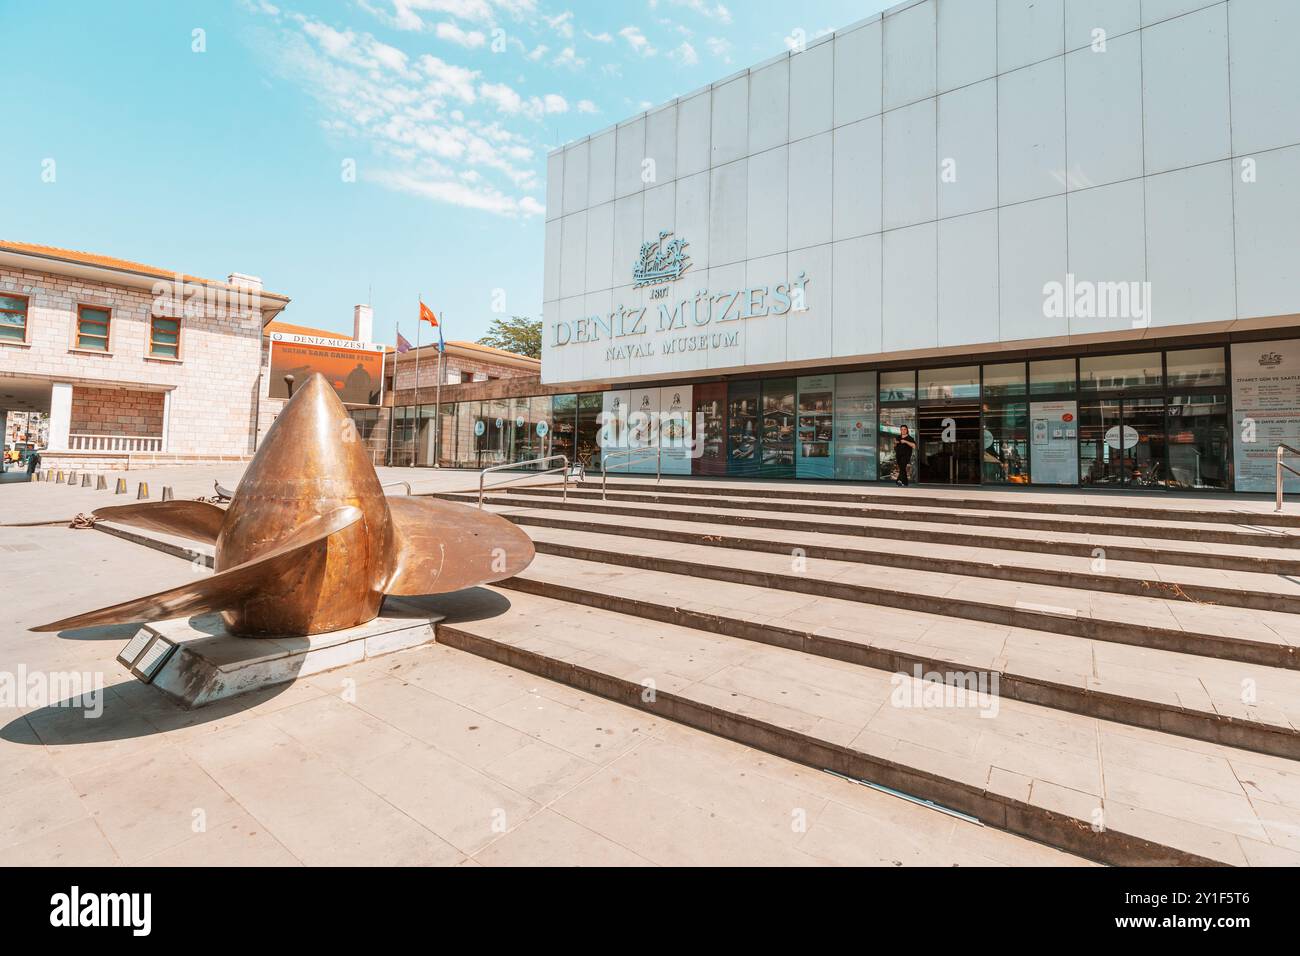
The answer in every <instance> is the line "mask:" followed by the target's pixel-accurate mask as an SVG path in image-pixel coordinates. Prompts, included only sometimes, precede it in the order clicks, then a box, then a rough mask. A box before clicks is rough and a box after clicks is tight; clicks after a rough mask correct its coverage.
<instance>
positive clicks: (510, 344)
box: [478, 315, 542, 359]
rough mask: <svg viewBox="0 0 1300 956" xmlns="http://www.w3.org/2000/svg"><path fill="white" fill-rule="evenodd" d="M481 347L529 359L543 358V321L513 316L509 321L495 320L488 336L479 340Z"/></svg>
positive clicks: (489, 327) (489, 328) (524, 316)
mask: <svg viewBox="0 0 1300 956" xmlns="http://www.w3.org/2000/svg"><path fill="white" fill-rule="evenodd" d="M478 344H479V345H487V346H490V347H492V348H494V349H504V350H505V351H507V352H514V353H516V354H518V355H527V356H528V357H529V358H535V359H540V358H541V357H542V320H541V319H530V318H528V316H526V315H512V316H511V317H510V318H508V319H493V320H492V324H491V325H490V326H488V331H487V335H485V336H483V338H481V339H479V340H478Z"/></svg>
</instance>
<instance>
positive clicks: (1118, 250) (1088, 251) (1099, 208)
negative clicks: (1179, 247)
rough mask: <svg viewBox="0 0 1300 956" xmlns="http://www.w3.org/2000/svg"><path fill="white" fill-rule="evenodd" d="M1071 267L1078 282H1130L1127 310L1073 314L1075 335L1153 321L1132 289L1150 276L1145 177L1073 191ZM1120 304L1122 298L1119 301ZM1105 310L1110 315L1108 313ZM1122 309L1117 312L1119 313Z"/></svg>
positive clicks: (1072, 330) (1071, 326)
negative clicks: (1144, 194)
mask: <svg viewBox="0 0 1300 956" xmlns="http://www.w3.org/2000/svg"><path fill="white" fill-rule="evenodd" d="M1067 213H1068V216H1067V218H1068V230H1067V235H1068V243H1069V245H1068V249H1069V258H1068V261H1067V263H1066V265H1067V271H1068V272H1069V273H1070V274H1071V275H1073V276H1074V278H1075V281H1076V282H1089V283H1095V284H1096V285H1097V287H1098V288H1102V287H1104V285H1105V284H1109V283H1115V282H1120V283H1128V284H1130V285H1128V286H1127V288H1129V289H1130V304H1129V308H1128V309H1119V310H1110V309H1107V310H1101V309H1100V308H1098V310H1097V311H1096V312H1095V313H1093V314H1090V315H1076V316H1072V317H1071V318H1070V320H1069V322H1070V334H1071V335H1090V334H1095V333H1097V332H1113V331H1119V330H1124V329H1133V328H1135V327H1138V328H1141V327H1144V326H1145V325H1146V324H1148V320H1149V318H1150V316H1148V315H1147V314H1146V308H1145V303H1144V302H1142V301H1141V300H1140V299H1139V298H1138V297H1134V296H1132V294H1131V290H1132V289H1133V286H1132V285H1131V284H1132V283H1138V284H1139V285H1140V284H1141V283H1143V282H1145V281H1146V278H1147V274H1146V271H1147V270H1146V221H1145V217H1144V215H1143V188H1142V180H1140V179H1132V180H1129V181H1128V182H1123V183H1115V184H1113V185H1110V186H1098V187H1097V188H1096V189H1084V190H1080V191H1078V192H1073V193H1071V194H1070V197H1069V201H1068V204H1067ZM1117 304H1121V305H1122V303H1117ZM1103 311H1104V312H1105V313H1106V314H1103ZM1116 311H1118V312H1120V313H1121V314H1114V312H1116Z"/></svg>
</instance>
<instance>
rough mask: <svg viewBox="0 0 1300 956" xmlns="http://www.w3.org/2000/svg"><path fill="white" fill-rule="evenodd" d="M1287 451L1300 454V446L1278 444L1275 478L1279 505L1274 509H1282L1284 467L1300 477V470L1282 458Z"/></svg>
mask: <svg viewBox="0 0 1300 956" xmlns="http://www.w3.org/2000/svg"><path fill="white" fill-rule="evenodd" d="M1287 452H1290V453H1291V454H1293V455H1300V448H1292V447H1291V446H1290V445H1283V444H1279V445H1278V446H1277V469H1276V470H1277V474H1276V477H1275V479H1274V480H1275V483H1276V484H1277V507H1276V508H1274V509H1273V510H1274V511H1281V510H1282V469H1283V468H1285V469H1286V470H1287V471H1289V472H1291V474H1293V475H1295V476H1296V477H1297V478H1300V471H1296V470H1295V469H1294V468H1292V467H1291V466H1290V465H1288V464H1287V463H1286V462H1284V461H1283V460H1282V459H1283V457H1284V456H1285V455H1286V453H1287Z"/></svg>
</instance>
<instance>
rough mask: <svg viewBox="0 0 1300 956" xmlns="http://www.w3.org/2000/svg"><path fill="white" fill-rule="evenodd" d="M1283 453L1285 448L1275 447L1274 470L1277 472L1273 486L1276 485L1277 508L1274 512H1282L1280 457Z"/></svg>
mask: <svg viewBox="0 0 1300 956" xmlns="http://www.w3.org/2000/svg"><path fill="white" fill-rule="evenodd" d="M1285 452H1286V448H1285V446H1283V445H1278V446H1277V468H1276V469H1275V471H1276V472H1277V478H1276V481H1275V484H1276V485H1277V507H1276V508H1275V509H1274V510H1275V511H1279V512H1280V511H1281V510H1282V468H1283V467H1284V466H1283V464H1282V456H1283V455H1284V454H1285Z"/></svg>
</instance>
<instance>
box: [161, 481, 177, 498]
mask: <svg viewBox="0 0 1300 956" xmlns="http://www.w3.org/2000/svg"><path fill="white" fill-rule="evenodd" d="M175 497H176V495H175V494H173V493H172V488H171V485H163V493H162V500H163V501H171V500H172V499H174V498H175Z"/></svg>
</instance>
